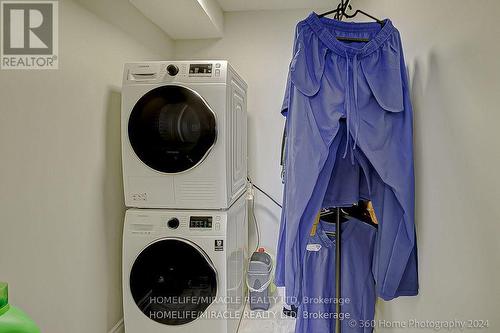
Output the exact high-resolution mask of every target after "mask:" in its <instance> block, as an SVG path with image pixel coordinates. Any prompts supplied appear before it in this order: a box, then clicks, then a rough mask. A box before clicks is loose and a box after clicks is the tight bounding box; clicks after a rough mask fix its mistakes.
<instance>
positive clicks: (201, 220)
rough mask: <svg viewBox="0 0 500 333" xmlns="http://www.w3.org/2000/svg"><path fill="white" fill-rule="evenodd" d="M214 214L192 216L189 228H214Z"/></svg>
mask: <svg viewBox="0 0 500 333" xmlns="http://www.w3.org/2000/svg"><path fill="white" fill-rule="evenodd" d="M212 224H213V217H212V216H191V217H190V218H189V228H191V229H193V228H195V229H212Z"/></svg>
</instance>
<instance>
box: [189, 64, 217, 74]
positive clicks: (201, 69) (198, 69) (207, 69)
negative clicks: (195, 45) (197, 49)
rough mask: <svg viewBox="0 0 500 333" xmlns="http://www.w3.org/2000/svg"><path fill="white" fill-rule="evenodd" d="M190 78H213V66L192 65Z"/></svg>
mask: <svg viewBox="0 0 500 333" xmlns="http://www.w3.org/2000/svg"><path fill="white" fill-rule="evenodd" d="M189 75H190V76H193V75H194V76H197V75H200V76H212V64H191V65H189Z"/></svg>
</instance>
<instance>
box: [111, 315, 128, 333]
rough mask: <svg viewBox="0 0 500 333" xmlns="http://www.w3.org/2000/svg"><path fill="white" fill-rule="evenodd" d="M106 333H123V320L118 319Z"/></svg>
mask: <svg viewBox="0 0 500 333" xmlns="http://www.w3.org/2000/svg"><path fill="white" fill-rule="evenodd" d="M108 333H125V326H124V325H123V318H122V319H120V320H119V321H118V322H117V323H116V325H115V326H113V328H112V329H110V330H109V332H108Z"/></svg>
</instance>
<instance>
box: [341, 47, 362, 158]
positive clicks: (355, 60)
mask: <svg viewBox="0 0 500 333" xmlns="http://www.w3.org/2000/svg"><path fill="white" fill-rule="evenodd" d="M345 58H346V71H345V72H346V88H345V100H344V108H345V110H346V123H347V131H346V143H345V150H344V155H343V156H342V158H346V156H347V151H348V150H349V143H350V141H351V137H350V131H351V130H350V128H351V121H352V119H351V117H352V113H353V112H354V113H355V114H356V115H355V117H356V130H355V133H354V144H353V147H352V149H351V163H352V164H353V165H354V150H356V146H357V144H358V132H359V113H358V66H359V62H358V55H357V54H355V55H354V56H353V58H352V77H353V90H354V110H352V105H351V86H350V81H351V80H350V75H349V62H350V59H349V56H348V54H347V51H345Z"/></svg>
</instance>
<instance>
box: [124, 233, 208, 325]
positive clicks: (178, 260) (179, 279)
mask: <svg viewBox="0 0 500 333" xmlns="http://www.w3.org/2000/svg"><path fill="white" fill-rule="evenodd" d="M130 290H131V292H132V297H133V299H134V301H135V303H136V304H137V306H138V307H139V309H140V310H141V311H142V313H144V314H145V315H146V316H147V317H148V318H149V319H151V320H154V321H156V322H158V323H161V324H165V325H182V324H187V323H189V322H191V321H193V320H195V319H196V318H198V317H199V316H201V315H202V314H203V312H204V311H205V310H206V309H207V307H208V306H209V305H210V304H211V303H212V302H213V301H214V300H215V297H216V294H217V274H216V272H215V269H214V267H213V266H212V264H211V262H210V261H209V258H208V257H207V256H206V255H205V254H204V252H202V251H201V250H199V249H197V247H196V246H195V245H194V244H192V243H189V242H186V241H182V240H179V239H164V240H161V241H158V242H155V243H153V244H151V245H150V246H148V247H147V248H146V249H145V250H144V251H142V252H141V254H140V255H139V256H138V257H137V259H136V260H135V262H134V265H133V266H132V271H131V273H130Z"/></svg>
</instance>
